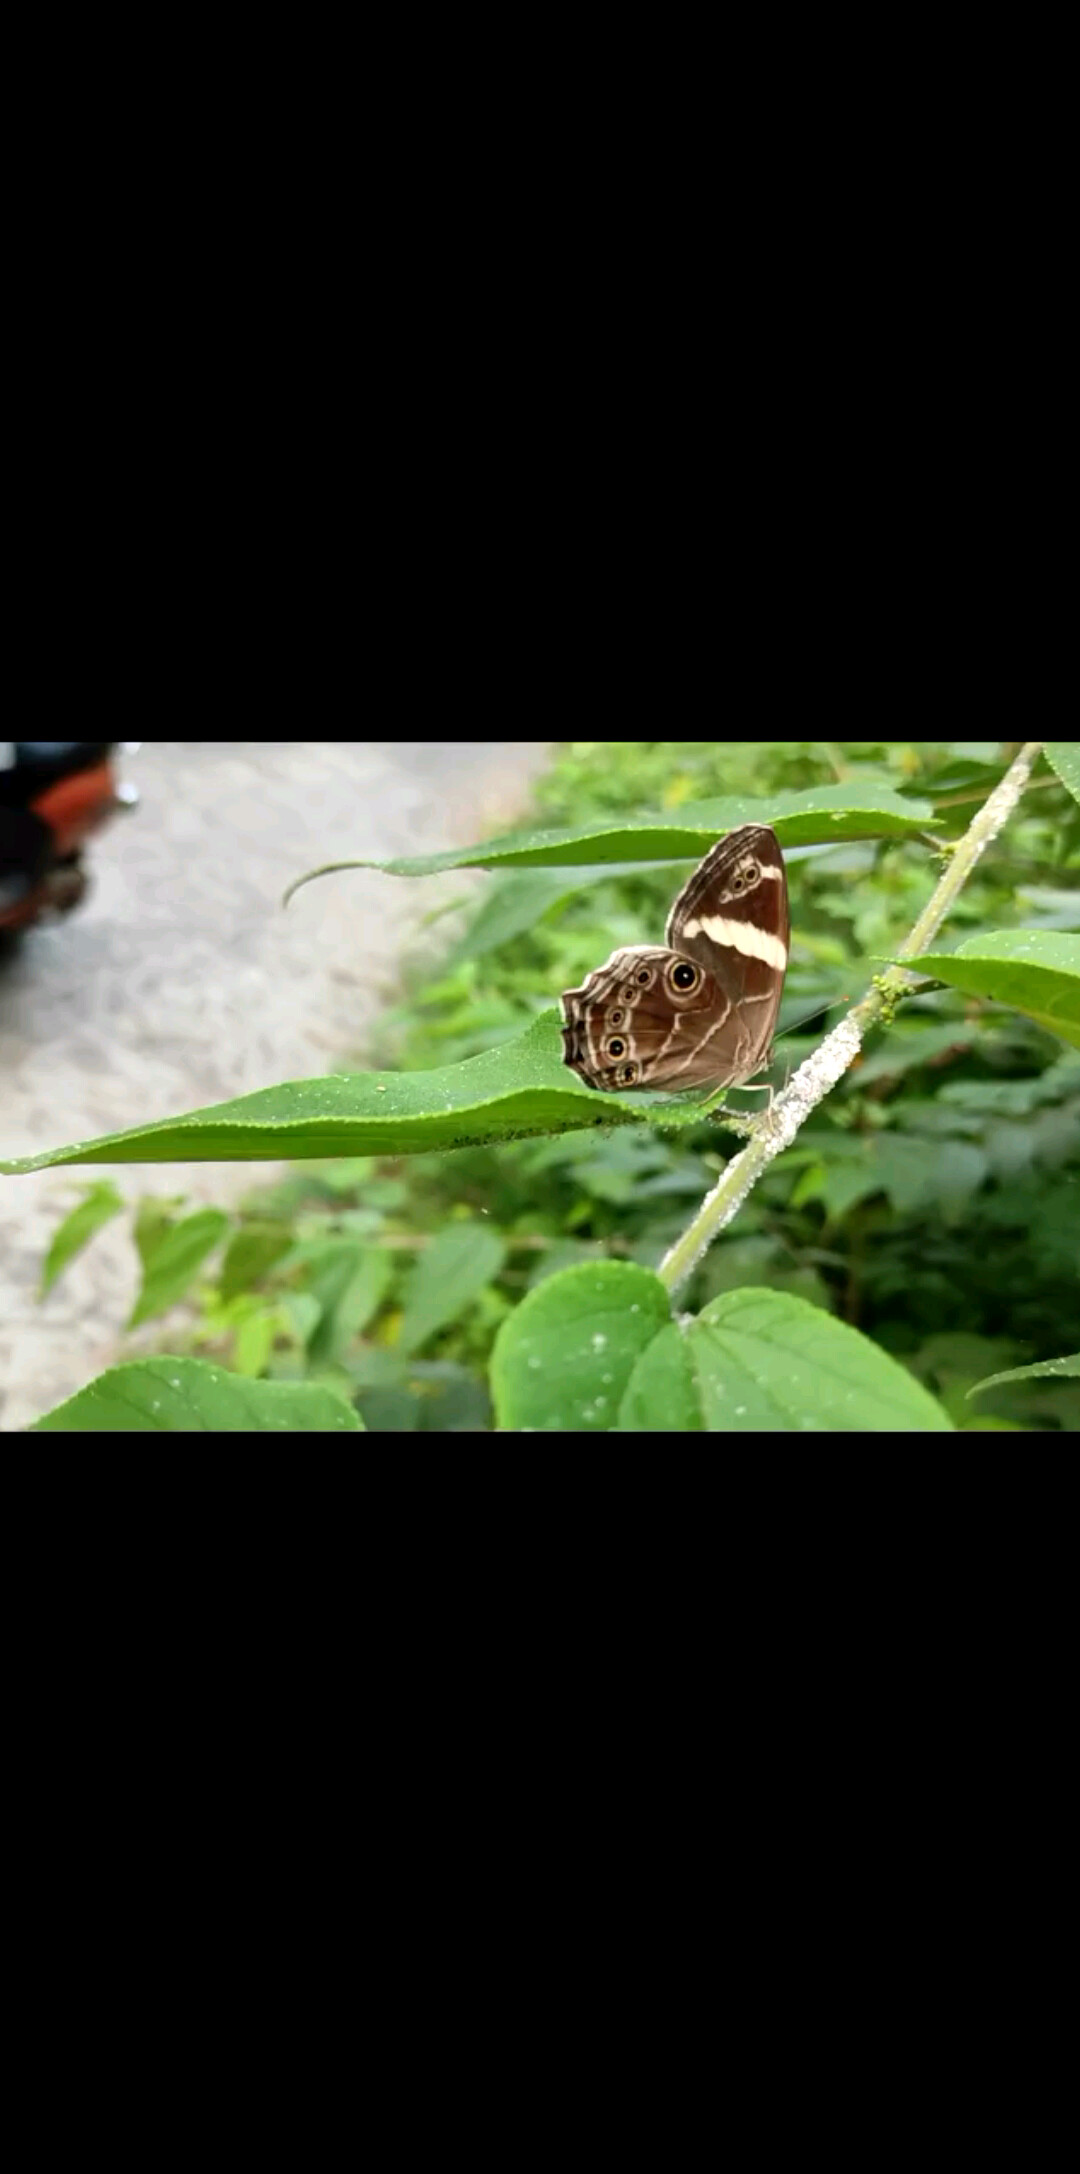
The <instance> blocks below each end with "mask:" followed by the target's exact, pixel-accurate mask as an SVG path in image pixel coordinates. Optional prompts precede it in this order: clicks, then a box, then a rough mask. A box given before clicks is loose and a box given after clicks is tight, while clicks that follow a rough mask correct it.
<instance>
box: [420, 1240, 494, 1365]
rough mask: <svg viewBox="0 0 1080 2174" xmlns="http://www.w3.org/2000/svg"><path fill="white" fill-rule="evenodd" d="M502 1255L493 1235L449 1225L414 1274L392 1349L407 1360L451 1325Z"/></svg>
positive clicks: (433, 1242)
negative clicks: (404, 1355) (407, 1357)
mask: <svg viewBox="0 0 1080 2174" xmlns="http://www.w3.org/2000/svg"><path fill="white" fill-rule="evenodd" d="M505 1252H506V1248H505V1246H504V1245H503V1242H502V1239H501V1238H500V1237H499V1236H498V1234H497V1232H496V1231H493V1230H487V1229H485V1227H484V1225H483V1224H482V1223H448V1224H447V1226H446V1228H445V1230H441V1231H440V1232H439V1233H438V1236H437V1237H436V1238H434V1239H433V1240H432V1243H431V1244H430V1245H429V1246H428V1247H427V1249H426V1251H425V1252H423V1253H422V1254H421V1255H420V1259H419V1260H418V1261H417V1264H416V1267H415V1268H414V1269H413V1272H412V1276H411V1277H410V1279H409V1287H408V1290H407V1292H406V1294H405V1314H404V1319H403V1320H402V1323H401V1333H400V1335H399V1337H398V1342H397V1349H398V1350H400V1351H402V1352H404V1353H406V1354H407V1355H408V1356H409V1357H411V1356H412V1354H413V1352H415V1351H420V1350H421V1349H422V1347H423V1346H424V1344H426V1343H428V1342H429V1341H430V1339H431V1337H432V1336H434V1335H435V1333H436V1331H437V1330H438V1329H441V1328H445V1327H446V1324H447V1322H448V1321H456V1320H457V1319H458V1316H459V1315H460V1314H463V1313H464V1312H465V1309H466V1307H467V1306H471V1305H472V1302H473V1299H474V1298H476V1297H477V1296H478V1294H479V1293H480V1292H481V1291H482V1290H483V1289H484V1287H485V1285H486V1284H488V1283H491V1282H492V1281H493V1280H494V1278H495V1277H496V1276H497V1275H498V1273H499V1270H500V1268H501V1267H502V1264H503V1259H504V1257H505Z"/></svg>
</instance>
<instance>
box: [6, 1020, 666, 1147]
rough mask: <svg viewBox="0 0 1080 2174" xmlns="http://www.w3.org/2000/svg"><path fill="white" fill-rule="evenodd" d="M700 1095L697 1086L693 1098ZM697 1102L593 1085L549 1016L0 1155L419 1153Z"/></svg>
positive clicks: (649, 1115)
mask: <svg viewBox="0 0 1080 2174" xmlns="http://www.w3.org/2000/svg"><path fill="white" fill-rule="evenodd" d="M701 1099H702V1098H701V1097H698V1098H697V1100H698V1101H700V1100H701ZM696 1118H697V1101H695V1100H690V1101H686V1100H677V1099H675V1098H674V1097H670V1096H660V1095H655V1094H641V1093H638V1094H598V1093H597V1092H596V1091H595V1090H594V1089H593V1088H591V1087H586V1086H585V1084H584V1082H583V1081H582V1080H579V1079H578V1078H577V1077H576V1075H575V1074H574V1073H573V1072H571V1071H569V1070H568V1069H567V1067H566V1065H564V1064H563V1062H562V1043H561V1040H560V1037H559V1023H558V1016H557V1014H556V1013H555V1012H554V1011H545V1012H543V1013H541V1016H540V1018H539V1019H537V1020H535V1021H534V1023H533V1024H532V1026H530V1027H526V1029H525V1030H524V1032H523V1033H522V1034H519V1035H516V1036H515V1038H514V1040H513V1041H510V1042H503V1043H502V1044H501V1046H500V1047H499V1048H498V1049H486V1050H484V1052H483V1053H482V1055H481V1056H479V1057H468V1058H466V1059H465V1061H464V1063H462V1064H449V1065H441V1066H439V1067H437V1068H436V1069H434V1070H432V1071H428V1072H350V1073H347V1074H345V1075H344V1076H341V1075H339V1076H337V1077H333V1078H330V1079H303V1080H291V1081H288V1082H286V1083H285V1084H284V1085H282V1086H280V1087H263V1088H260V1089H259V1091H258V1092H257V1093H256V1094H252V1095H241V1096H240V1097H239V1099H238V1100H237V1101H235V1102H219V1103H216V1104H214V1105H213V1107H211V1108H210V1109H206V1110H192V1111H191V1112H190V1113H189V1114H188V1115H186V1116H184V1117H167V1118H163V1119H160V1120H159V1121H158V1122H157V1123H156V1124H153V1125H135V1126H132V1128H131V1129H130V1131H127V1132H112V1133H105V1134H103V1135H102V1137H101V1139H99V1140H79V1141H76V1142H75V1143H74V1144H73V1145H72V1146H70V1147H60V1148H50V1149H47V1150H46V1152H45V1153H44V1154H43V1155H22V1156H16V1157H13V1158H12V1159H11V1160H9V1161H7V1162H0V1173H3V1174H5V1175H7V1176H22V1175H24V1174H25V1173H26V1172H28V1171H31V1170H45V1169H47V1168H49V1166H50V1165H52V1164H56V1163H116V1162H140V1163H147V1162H172V1163H175V1162H277V1161H279V1160H280V1159H281V1158H282V1157H284V1156H288V1157H291V1158H294V1159H296V1160H301V1159H310V1158H313V1157H314V1158H319V1157H322V1156H329V1155H350V1156H353V1155H363V1156H370V1155H419V1154H423V1153H426V1152H427V1151H428V1150H430V1149H432V1148H448V1147H470V1146H476V1145H479V1144H482V1143H486V1142H489V1141H496V1140H498V1141H501V1140H524V1139H529V1138H531V1137H533V1136H534V1135H535V1134H537V1133H552V1132H554V1133H557V1132H573V1131H576V1130H578V1129H580V1128H581V1127H583V1126H585V1125H633V1124H640V1123H641V1122H642V1120H643V1119H649V1120H651V1121H652V1122H653V1123H656V1124H661V1125H684V1124H693V1123H695V1122H696Z"/></svg>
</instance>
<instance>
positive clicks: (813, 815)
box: [286, 782, 934, 899]
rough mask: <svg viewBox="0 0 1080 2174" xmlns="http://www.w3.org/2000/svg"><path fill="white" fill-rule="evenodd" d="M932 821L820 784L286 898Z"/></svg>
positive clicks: (515, 841)
mask: <svg viewBox="0 0 1080 2174" xmlns="http://www.w3.org/2000/svg"><path fill="white" fill-rule="evenodd" d="M933 821H934V811H933V808H932V807H931V804H930V802H929V801H927V800H908V799H906V798H905V799H901V797H900V795H899V793H895V792H893V791H892V790H891V789H890V788H889V787H888V786H884V785H859V784H858V783H855V782H853V783H851V784H849V785H819V786H815V787H814V788H813V789H812V790H811V791H809V792H802V793H774V794H773V795H772V796H771V798H770V799H768V800H754V799H749V798H747V797H745V796H743V797H741V798H729V799H725V800H696V801H687V802H686V804H685V806H683V807H681V808H680V809H679V810H678V812H677V814H667V815H665V814H655V815H654V814H644V815H637V816H619V817H615V816H611V817H603V816H600V817H594V818H593V820H592V821H591V822H589V823H587V824H583V825H582V826H581V827H580V829H567V830H519V831H512V832H510V833H509V834H508V835H507V836H506V837H503V838H490V839H489V840H488V841H487V843H486V844H485V845H472V846H461V847H459V848H458V849H457V850H456V851H453V852H449V853H420V854H416V855H410V856H407V857H406V858H404V859H401V858H396V859H394V860H386V861H374V860H343V861H330V862H328V863H327V865H326V866H325V867H324V868H312V869H310V870H309V871H308V873H307V874H306V875H304V876H300V877H299V878H298V879H297V881H296V882H295V883H293V884H292V885H291V886H290V888H289V890H288V891H287V892H286V898H287V899H289V898H291V897H292V896H293V894H294V893H295V892H296V891H298V890H299V889H300V888H301V886H302V885H303V884H305V883H310V882H312V881H313V879H314V878H315V877H316V876H325V875H331V874H334V873H336V872H337V871H339V870H340V869H343V868H381V869H382V871H383V873H384V874H385V875H388V876H435V875H440V874H441V873H442V872H443V870H444V869H447V868H581V867H590V866H598V865H600V864H602V863H605V864H606V863H608V862H611V861H633V862H636V861H665V860H700V859H701V857H702V855H703V854H704V853H707V852H708V850H709V847H710V846H711V845H715V843H716V840H717V839H718V838H722V837H723V836H724V834H725V832H726V831H729V830H735V829H736V828H737V827H738V825H739V824H740V823H768V824H770V825H771V827H772V828H773V830H775V832H776V835H777V837H778V838H779V840H780V843H781V845H782V846H795V845H821V844H829V845H833V844H835V843H836V841H837V839H839V838H903V837H907V836H910V834H911V833H912V832H913V831H920V830H925V829H926V827H927V825H928V824H929V823H932V822H933Z"/></svg>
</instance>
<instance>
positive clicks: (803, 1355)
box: [619, 1290, 950, 1434]
mask: <svg viewBox="0 0 1080 2174" xmlns="http://www.w3.org/2000/svg"><path fill="white" fill-rule="evenodd" d="M675 1334H676V1335H678V1336H680V1337H681V1340H682V1345H683V1350H682V1353H681V1354H680V1353H678V1352H677V1351H676V1348H675V1345H674V1342H673V1340H672V1337H671V1334H670V1333H668V1332H665V1334H664V1335H663V1336H662V1337H658V1338H657V1344H658V1345H659V1346H660V1347H661V1348H660V1349H659V1350H657V1349H656V1348H655V1347H654V1346H652V1345H650V1346H649V1348H648V1350H647V1351H646V1352H645V1353H644V1355H643V1357H642V1358H641V1359H639V1361H638V1364H637V1366H636V1367H635V1369H634V1373H633V1376H632V1379H631V1381H630V1384H629V1387H628V1389H627V1392H626V1395H625V1397H624V1399H623V1404H622V1408H621V1410H620V1413H619V1427H620V1430H621V1431H625V1430H628V1429H629V1430H631V1431H652V1430H657V1431H660V1432H670V1431H672V1426H673V1422H674V1424H675V1425H677V1426H678V1427H679V1428H685V1427H686V1426H687V1425H688V1424H689V1422H688V1419H687V1414H688V1413H696V1415H697V1417H696V1424H697V1426H699V1427H703V1428H704V1429H706V1430H707V1431H708V1432H709V1433H713V1434H727V1433H733V1434H757V1433H765V1432H768V1433H772V1432H776V1431H780V1432H783V1433H796V1432H798V1433H803V1432H814V1433H822V1432H827V1433H843V1434H861V1433H869V1434H883V1433H901V1432H903V1433H907V1432H912V1431H918V1432H920V1433H924V1432H948V1431H949V1428H950V1421H949V1419H948V1418H947V1416H946V1414H945V1412H943V1410H942V1408H941V1406H940V1404H938V1403H937V1402H936V1400H935V1399H934V1398H933V1397H932V1396H930V1395H929V1393H928V1391H927V1390H925V1389H924V1388H923V1386H922V1384H921V1382H918V1381H916V1380H915V1378H914V1376H913V1375H911V1374H909V1373H908V1372H907V1370H906V1368H905V1367H902V1366H900V1365H898V1363H897V1361H896V1360H895V1359H891V1358H890V1357H889V1356H888V1353H887V1352H884V1351H882V1350H881V1349H880V1347H879V1346H878V1345H877V1344H873V1343H871V1342H870V1339H869V1338H868V1337H866V1336H860V1334H859V1333H858V1331H857V1330H856V1329H850V1328H848V1327H846V1325H845V1324H844V1322H842V1321H836V1320H834V1319H833V1317H832V1315H831V1314H826V1313H823V1312H822V1311H821V1309H820V1307H818V1306H812V1305H810V1304H809V1303H808V1302H807V1301H806V1300H805V1299H801V1298H794V1297H791V1296H790V1295H788V1294H785V1293H780V1292H777V1291H747V1290H742V1291H726V1292H724V1293H723V1295H722V1296H721V1297H720V1298H715V1299H713V1300H712V1302H711V1304H710V1305H708V1306H706V1307H705V1309H704V1311H703V1312H702V1313H701V1314H699V1315H698V1317H697V1319H696V1320H695V1321H690V1322H688V1323H686V1325H685V1327H680V1328H679V1329H676V1331H675Z"/></svg>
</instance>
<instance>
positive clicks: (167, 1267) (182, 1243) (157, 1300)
mask: <svg viewBox="0 0 1080 2174" xmlns="http://www.w3.org/2000/svg"><path fill="white" fill-rule="evenodd" d="M161 1207H162V1203H160V1202H149V1203H148V1202H145V1201H144V1202H143V1203H142V1204H141V1206H140V1211H139V1216H138V1219H137V1222H136V1226H135V1242H136V1245H137V1246H138V1249H139V1254H140V1256H141V1259H142V1266H143V1281H142V1289H141V1291H140V1292H139V1295H138V1298H137V1299H136V1301H135V1305H134V1309H133V1311H132V1315H131V1319H130V1321H129V1322H128V1327H129V1328H132V1329H134V1328H138V1326H139V1324H140V1322H142V1321H152V1320H153V1319H154V1317H155V1315H157V1314H162V1313H167V1312H168V1310H169V1307H170V1306H175V1305H177V1304H178V1303H179V1301H180V1300H181V1299H182V1298H183V1297H184V1296H185V1295H186V1293H187V1291H188V1290H189V1289H190V1287H191V1285H192V1284H193V1283H194V1281H195V1278H196V1276H197V1275H198V1273H199V1270H200V1268H201V1267H202V1265H203V1263H204V1261H206V1260H207V1259H208V1257H209V1255H210V1254H211V1253H212V1252H213V1251H214V1248H215V1247H216V1246H218V1245H219V1244H220V1243H221V1240H222V1238H223V1237H224V1236H225V1233H226V1231H227V1230H228V1228H229V1218H228V1216H227V1215H226V1214H225V1213H224V1212H223V1210H222V1209H220V1208H200V1209H199V1210H198V1211H197V1212H196V1213H195V1214H194V1215H186V1216H184V1217H183V1218H182V1220H181V1221H179V1222H176V1221H174V1219H173V1218H172V1217H171V1216H170V1215H168V1214H167V1213H162V1212H159V1211H160V1210H161Z"/></svg>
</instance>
